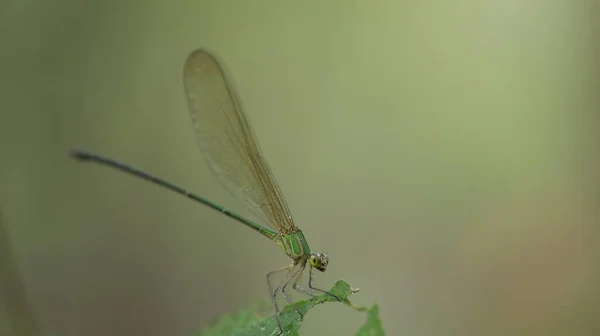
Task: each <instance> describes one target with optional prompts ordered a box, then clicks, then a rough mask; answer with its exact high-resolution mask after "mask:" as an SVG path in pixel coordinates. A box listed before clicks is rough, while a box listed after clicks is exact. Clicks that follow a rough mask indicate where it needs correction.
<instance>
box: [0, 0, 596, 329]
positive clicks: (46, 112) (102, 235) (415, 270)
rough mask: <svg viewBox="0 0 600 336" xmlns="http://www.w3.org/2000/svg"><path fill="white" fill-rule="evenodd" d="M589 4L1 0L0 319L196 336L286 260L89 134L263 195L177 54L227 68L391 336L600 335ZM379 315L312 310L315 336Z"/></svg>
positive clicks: (174, 173) (194, 182) (197, 184)
mask: <svg viewBox="0 0 600 336" xmlns="http://www.w3.org/2000/svg"><path fill="white" fill-rule="evenodd" d="M596 9H597V4H594V3H592V2H591V1H590V2H586V1H572V0H551V1H495V2H487V3H485V2H474V1H465V0H462V1H459V0H456V1H434V2H423V1H397V2H393V1H360V2H359V1H337V0H336V1H334V0H329V1H312V0H311V1H266V0H261V1H231V0H229V1H222V0H220V1H218V0H213V1H205V0H196V1H179V2H167V1H74V0H62V1H58V0H54V1H41V0H29V1H10V0H9V1H6V0H4V1H2V2H1V3H0V44H1V45H2V47H1V49H0V57H1V58H0V67H1V68H0V69H1V75H0V97H1V99H0V104H1V105H0V106H1V109H0V113H1V115H0V118H1V119H0V140H1V142H0V150H1V152H0V155H1V156H0V207H1V210H0V211H1V213H2V219H1V220H2V224H1V226H0V239H1V241H0V252H1V255H2V259H1V260H0V263H1V266H2V268H0V271H1V273H0V275H1V277H0V283H1V284H2V287H1V289H2V292H0V294H1V295H0V300H1V304H0V312H1V313H0V334H2V335H51V334H52V335H64V336H80V335H81V336H83V335H85V336H94V335H98V336H100V335H146V336H151V335H192V334H193V333H194V332H195V331H196V330H198V329H199V328H201V327H203V326H206V325H207V324H208V323H210V322H211V321H212V320H214V319H215V318H217V317H218V316H220V315H222V314H224V313H227V312H233V311H236V310H238V309H240V308H242V307H245V306H247V305H249V304H251V303H253V302H256V301H258V300H261V299H265V298H267V291H266V284H265V273H266V272H267V271H268V270H271V269H273V268H276V267H279V266H282V265H285V264H286V263H287V262H288V260H287V258H286V257H285V255H284V254H283V253H281V251H280V250H279V248H278V247H277V246H276V245H275V244H272V243H269V242H268V241H267V240H265V239H264V238H263V237H261V236H259V235H257V234H255V233H254V232H252V231H250V230H248V229H247V228H245V227H242V226H241V225H239V224H238V223H236V222H233V221H232V220H230V219H228V218H226V217H224V216H222V215H221V214H219V213H217V212H214V211H212V210H209V209H207V208H205V207H203V206H201V205H198V204H195V203H193V202H191V201H189V200H187V199H185V198H182V197H180V196H177V195H175V194H173V193H171V192H168V191H166V190H163V189H161V188H158V187H156V186H154V185H151V184H149V183H146V182H144V181H140V180H137V179H134V178H131V177H130V176H126V175H124V174H120V173H117V172H115V171H112V170H109V169H106V168H103V167H98V166H92V165H82V164H80V163H77V162H74V161H73V160H71V159H69V158H68V157H67V151H68V150H69V148H72V147H83V148H87V149H90V150H93V151H96V152H98V153H101V154H104V155H106V156H109V157H113V158H116V159H120V160H122V161H124V162H127V163H130V164H134V165H136V166H137V167H141V168H143V169H145V170H147V171H149V172H151V173H153V174H156V175H158V176H161V177H163V178H166V179H168V180H170V181H172V182H174V183H177V184H180V185H183V186H186V187H187V188H189V189H191V190H193V191H196V192H198V193H199V194H201V195H204V196H206V197H209V198H210V199H212V200H215V201H217V202H220V203H222V204H224V205H226V206H227V207H229V208H231V209H234V210H238V211H240V212H242V213H247V212H245V209H244V206H243V205H241V204H239V203H237V202H236V201H235V200H233V199H232V198H231V197H230V196H229V194H228V193H227V192H226V191H225V190H224V189H223V188H222V187H221V186H220V185H219V184H218V183H217V182H216V181H215V180H214V178H213V177H212V175H211V174H210V172H209V171H208V168H207V167H206V165H205V163H204V160H203V158H202V156H201V154H200V152H199V151H198V149H197V148H196V144H195V140H194V136H193V133H192V126H191V125H190V118H189V115H188V112H187V109H186V105H185V100H184V95H183V88H182V65H183V61H184V59H185V57H186V56H187V54H188V53H189V52H190V51H192V50H193V49H195V48H197V47H201V46H203V47H208V48H210V49H211V50H214V51H216V52H217V54H218V55H219V57H220V59H221V60H223V61H224V62H225V64H226V67H227V69H228V70H229V72H230V73H231V74H232V76H233V80H234V82H235V84H236V87H237V90H238V92H239V95H240V97H241V99H242V101H243V104H244V106H245V108H246V112H247V114H248V116H249V118H250V120H251V123H252V125H253V127H254V130H255V131H256V133H257V136H258V139H259V141H260V144H261V147H262V149H263V152H264V154H265V156H266V157H267V158H268V160H269V163H270V165H271V168H272V170H273V172H274V174H275V175H276V177H277V179H278V182H279V184H280V186H281V187H282V189H283V191H284V193H285V195H286V198H287V200H288V203H289V205H290V207H291V209H292V212H293V214H294V216H295V220H296V222H297V224H298V225H299V226H300V227H301V228H302V229H303V230H304V231H305V233H306V236H307V238H308V239H309V242H310V244H311V246H312V248H313V250H316V251H324V252H327V253H329V255H330V258H331V264H330V267H329V269H328V271H327V272H326V273H324V274H318V277H317V278H316V282H317V284H318V285H319V286H320V287H325V288H328V287H329V286H331V284H333V283H334V282H335V281H336V280H338V279H344V280H346V281H348V282H349V283H351V284H352V285H353V286H354V287H360V288H361V291H360V292H359V293H357V294H356V295H354V301H355V302H356V303H359V304H373V303H375V302H378V303H380V305H381V316H382V320H383V324H384V327H385V329H386V330H387V332H388V334H389V335H597V334H598V333H599V332H600V322H599V319H598V312H599V311H600V286H599V283H600V281H599V280H600V248H599V247H598V246H600V245H599V244H598V237H599V235H598V233H599V230H598V223H599V222H600V210H599V207H598V204H600V203H599V200H600V197H599V196H600V194H599V189H600V188H599V184H598V182H599V181H598V175H599V174H598V168H599V165H598V162H599V157H598V153H599V151H598V135H597V134H598V133H597V132H598V127H599V125H600V124H599V122H598V121H599V118H598V114H597V112H598V104H597V103H598V101H597V98H596V97H595V95H596V94H597V89H598V86H597V84H598V82H597V79H598V71H597V67H596V65H597V58H598V43H599V39H598V33H597V32H598V30H597V29H598V20H597V13H598V12H597V11H596ZM364 319H365V316H364V314H360V313H357V312H354V311H352V310H350V309H348V308H347V307H344V306H343V305H336V304H328V305H324V306H320V307H318V308H316V309H314V310H313V311H311V313H310V314H309V315H308V316H307V317H306V321H305V324H304V325H303V329H302V331H303V334H305V335H351V334H353V333H354V332H355V331H356V330H357V328H358V327H359V326H360V325H361V324H362V323H363V321H364Z"/></svg>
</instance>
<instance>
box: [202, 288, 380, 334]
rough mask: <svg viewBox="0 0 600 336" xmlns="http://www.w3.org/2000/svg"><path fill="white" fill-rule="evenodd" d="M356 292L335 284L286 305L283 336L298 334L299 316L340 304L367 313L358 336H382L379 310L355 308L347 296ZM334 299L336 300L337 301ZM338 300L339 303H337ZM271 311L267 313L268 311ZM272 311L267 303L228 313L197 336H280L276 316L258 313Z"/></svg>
mask: <svg viewBox="0 0 600 336" xmlns="http://www.w3.org/2000/svg"><path fill="white" fill-rule="evenodd" d="M357 291H358V290H357V289H352V288H351V287H350V285H349V284H348V283H346V282H345V281H342V280H340V281H338V282H336V283H335V285H334V286H333V288H332V289H331V290H330V291H329V293H331V294H333V295H335V297H334V296H332V295H330V294H325V293H323V294H320V295H315V296H314V297H312V298H310V299H308V300H303V301H298V302H296V303H294V304H291V305H288V306H286V307H285V308H284V309H283V311H282V312H281V313H280V314H279V318H280V321H281V326H282V327H283V330H284V331H285V333H284V334H283V335H286V336H297V335H299V330H300V325H301V324H302V318H301V317H300V315H299V314H298V313H300V314H302V315H306V314H307V313H308V311H309V310H310V309H312V308H314V307H315V306H317V305H319V304H322V303H325V302H342V303H344V304H345V305H347V306H349V307H351V308H352V309H354V310H356V311H360V312H367V322H366V323H365V324H364V325H363V326H362V327H361V328H360V330H359V331H358V334H357V335H359V336H363V335H371V336H376V335H384V331H383V327H382V325H381V320H380V319H379V307H378V305H374V306H373V307H370V308H369V307H358V306H355V305H354V304H352V303H351V302H350V300H348V297H349V296H350V295H351V294H353V293H356V292H357ZM336 297H337V298H336ZM338 298H339V301H338ZM269 309H270V310H269ZM261 311H262V312H265V311H269V315H272V313H270V312H271V311H272V307H270V303H266V302H261V303H258V304H255V305H252V306H250V307H248V308H246V309H243V310H241V311H239V312H237V313H233V314H227V315H224V316H222V317H220V318H219V319H218V320H216V321H215V322H214V323H213V324H212V325H211V326H209V327H206V328H204V329H203V330H202V331H201V332H200V333H199V335H201V336H216V335H235V336H259V335H260V336H263V335H279V325H278V324H277V319H276V318H275V316H268V317H266V318H265V317H261V315H263V314H260V312H261Z"/></svg>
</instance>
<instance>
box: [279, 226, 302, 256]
mask: <svg viewBox="0 0 600 336" xmlns="http://www.w3.org/2000/svg"><path fill="white" fill-rule="evenodd" d="M276 241H277V244H278V245H279V246H281V248H282V249H283V250H284V252H285V254H287V255H288V257H290V258H292V260H294V261H300V260H302V259H304V260H306V259H307V258H308V256H309V255H310V247H308V243H307V242H306V238H304V234H303V233H302V231H300V230H298V231H296V232H295V233H291V234H284V235H281V236H279V238H278V239H277V240H276Z"/></svg>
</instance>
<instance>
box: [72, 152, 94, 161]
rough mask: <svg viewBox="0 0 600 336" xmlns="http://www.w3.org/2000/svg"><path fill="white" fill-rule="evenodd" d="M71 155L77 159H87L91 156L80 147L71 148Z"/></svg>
mask: <svg viewBox="0 0 600 336" xmlns="http://www.w3.org/2000/svg"><path fill="white" fill-rule="evenodd" d="M69 157H71V158H73V159H76V160H81V161H83V160H87V159H88V158H89V155H88V154H87V153H86V152H84V151H82V150H79V149H70V150H69Z"/></svg>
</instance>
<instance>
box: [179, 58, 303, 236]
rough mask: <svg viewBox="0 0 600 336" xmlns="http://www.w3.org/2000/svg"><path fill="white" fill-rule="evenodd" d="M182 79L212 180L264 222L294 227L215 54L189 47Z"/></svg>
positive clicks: (287, 229)
mask: <svg viewBox="0 0 600 336" xmlns="http://www.w3.org/2000/svg"><path fill="white" fill-rule="evenodd" d="M183 78H184V85H185V93H186V96H187V101H188V107H189V110H190V114H191V116H192V123H193V125H194V131H195V133H196V139H197V142H198V146H199V147H200V151H202V153H203V154H204V158H205V160H206V162H207V163H208V166H209V167H210V170H211V171H212V173H213V174H214V175H215V177H216V178H217V180H218V181H219V182H220V183H221V184H222V185H223V186H224V187H225V189H227V191H229V193H231V194H232V195H233V196H234V197H235V198H236V199H237V200H239V201H241V202H243V203H245V204H246V205H247V206H248V207H249V208H250V210H251V211H252V212H253V213H254V214H255V215H256V216H258V217H259V218H260V219H262V220H264V221H265V225H267V226H270V227H271V228H273V229H275V230H279V231H282V232H291V231H293V230H294V229H295V225H294V222H293V219H292V215H291V213H290V210H289V208H288V206H287V204H286V202H285V200H284V199H283V195H282V193H281V190H280V189H279V187H278V186H277V182H276V181H275V178H274V177H273V174H272V173H271V170H270V169H269V166H268V164H267V162H266V161H265V159H264V158H263V157H262V155H261V153H260V149H259V147H258V143H257V141H256V138H255V136H254V133H253V131H252V128H251V127H250V124H249V123H248V120H247V119H246V116H245V115H244V112H243V111H242V107H241V105H240V104H239V101H238V99H237V97H236V94H235V92H234V90H233V88H232V87H231V85H230V83H229V81H228V79H227V77H226V74H225V72H224V70H223V68H222V67H221V65H219V62H218V61H217V59H216V57H215V56H214V55H213V54H211V53H210V52H208V51H206V50H202V49H198V50H195V51H193V52H192V53H191V54H190V55H189V56H188V58H187V59H186V61H185V66H184V70H183Z"/></svg>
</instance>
